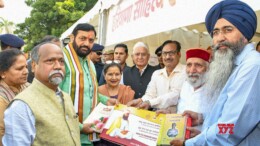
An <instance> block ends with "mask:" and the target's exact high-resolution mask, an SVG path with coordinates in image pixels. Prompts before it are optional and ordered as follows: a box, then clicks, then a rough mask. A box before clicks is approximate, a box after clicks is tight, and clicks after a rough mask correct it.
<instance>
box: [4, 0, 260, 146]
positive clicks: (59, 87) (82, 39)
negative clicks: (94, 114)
mask: <svg viewBox="0 0 260 146" xmlns="http://www.w3.org/2000/svg"><path fill="white" fill-rule="evenodd" d="M205 23H206V28H207V30H208V32H209V33H210V35H211V37H212V39H213V46H212V50H213V52H212V54H211V53H210V52H208V51H207V50H206V49H203V48H190V49H188V50H187V51H186V65H183V64H181V63H180V58H181V44H180V43H179V42H178V41H175V40H166V41H165V42H163V43H162V45H161V46H160V47H158V48H157V49H156V51H155V53H156V55H157V56H158V59H159V65H158V66H155V67H154V66H151V65H149V64H148V60H149V58H150V52H149V48H148V45H147V44H145V43H144V42H137V43H136V44H135V45H134V47H133V51H132V52H131V57H132V59H133V62H134V66H132V67H129V66H127V64H126V59H127V57H128V55H129V54H128V47H127V45H125V44H122V43H120V44H117V45H115V47H114V50H112V51H113V59H108V60H106V61H105V62H104V64H103V63H102V62H101V55H102V54H104V52H103V49H104V46H102V45H99V44H95V43H94V42H95V39H96V31H95V28H94V27H93V26H92V25H90V24H88V23H81V24H78V25H77V26H76V27H75V28H74V30H73V32H72V37H71V42H70V43H69V44H68V45H66V46H65V47H64V48H62V47H61V45H60V44H57V43H55V40H56V39H53V38H50V37H49V38H48V39H43V41H40V42H39V43H38V44H36V45H35V47H34V48H33V49H32V52H31V60H30V61H27V60H26V58H25V56H24V55H23V53H22V52H21V51H20V48H21V46H22V45H24V42H23V41H21V40H20V39H19V38H17V37H16V36H13V35H7V36H6V35H2V36H0V40H1V45H2V44H4V46H3V48H4V49H3V51H2V52H0V137H1V142H0V145H6V146H16V145H19V146H28V145H69V146H70V145H77V146H78V145H82V146H87V145H111V143H109V142H104V141H100V142H92V141H90V139H89V134H91V133H93V132H94V131H93V129H92V128H91V125H92V123H83V121H84V120H85V119H86V118H87V117H88V116H89V114H90V113H91V111H92V110H93V109H94V108H95V107H96V105H97V104H98V103H99V102H101V103H103V104H105V105H116V104H118V103H121V104H126V105H128V106H134V107H138V108H142V109H146V110H153V111H156V112H157V114H164V113H180V114H183V116H189V117H191V118H192V127H187V129H188V130H190V131H191V138H190V139H187V140H172V141H171V143H170V144H169V145H174V146H183V145H186V146H193V145H194V146H197V145H199V146H203V145H205V146H206V145H214V146H215V145H225V146H226V145H241V146H242V145H243V146H245V145H248V146H251V145H252V146H253V145H257V144H258V143H260V139H259V138H258V137H259V136H260V107H259V106H258V104H257V103H260V98H259V97H260V92H259V89H258V88H259V86H260V82H259V81H260V62H259V61H258V60H259V59H260V53H259V52H257V51H256V49H255V47H254V45H253V44H252V43H250V40H251V39H252V37H253V35H254V33H255V31H256V26H257V17H256V14H255V12H254V11H253V10H252V8H251V7H249V6H248V5H247V4H245V3H244V2H241V1H236V0H229V1H221V2H219V3H217V4H215V5H214V6H213V7H212V8H211V9H210V10H209V12H208V14H207V16H206V19H205ZM10 40H11V41H10ZM56 42H57V41H56ZM111 54H112V53H108V54H105V55H110V56H111ZM111 58H112V57H111ZM27 64H28V66H29V65H30V71H31V72H32V73H33V80H32V82H31V84H29V83H28V82H27V76H28V74H29V71H28V69H27ZM219 124H233V125H234V128H233V131H232V133H225V134H223V133H221V132H220V131H219V127H218V125H219ZM173 125H174V124H173ZM173 127H174V126H173ZM175 133H176V132H174V134H175ZM169 135H173V134H172V132H171V133H170V134H169ZM171 137H172V136H171Z"/></svg>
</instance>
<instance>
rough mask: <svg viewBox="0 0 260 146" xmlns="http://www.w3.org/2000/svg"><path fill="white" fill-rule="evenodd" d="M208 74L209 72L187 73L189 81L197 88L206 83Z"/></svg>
mask: <svg viewBox="0 0 260 146" xmlns="http://www.w3.org/2000/svg"><path fill="white" fill-rule="evenodd" d="M206 74H207V72H205V73H203V74H199V73H191V74H187V81H188V82H189V84H190V85H191V86H192V87H193V88H197V87H199V86H201V85H203V84H204V83H205V81H206V77H207V75H206Z"/></svg>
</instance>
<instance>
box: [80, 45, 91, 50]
mask: <svg viewBox="0 0 260 146" xmlns="http://www.w3.org/2000/svg"><path fill="white" fill-rule="evenodd" d="M81 48H87V49H88V50H90V48H89V47H88V46H85V45H84V46H80V47H79V49H81Z"/></svg>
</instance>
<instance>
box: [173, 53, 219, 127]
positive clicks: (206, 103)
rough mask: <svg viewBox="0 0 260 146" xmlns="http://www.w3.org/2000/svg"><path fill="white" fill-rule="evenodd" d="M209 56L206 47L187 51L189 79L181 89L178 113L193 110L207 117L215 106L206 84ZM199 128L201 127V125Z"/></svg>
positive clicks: (187, 73)
mask: <svg viewBox="0 0 260 146" xmlns="http://www.w3.org/2000/svg"><path fill="white" fill-rule="evenodd" d="M209 58H210V54H209V52H207V51H206V50H204V49H200V48H193V49H189V50H187V51H186V75H187V80H186V81H185V83H184V84H183V86H182V89H181V93H180V99H179V103H178V107H177V113H180V114H181V113H183V112H184V111H186V110H191V111H195V112H198V113H202V114H203V117H205V116H206V115H207V113H208V112H209V111H210V109H211V107H212V106H213V104H214V100H213V99H212V98H210V97H208V93H207V87H206V85H205V82H206V75H207V72H208V70H209ZM197 128H198V129H201V126H198V127H197Z"/></svg>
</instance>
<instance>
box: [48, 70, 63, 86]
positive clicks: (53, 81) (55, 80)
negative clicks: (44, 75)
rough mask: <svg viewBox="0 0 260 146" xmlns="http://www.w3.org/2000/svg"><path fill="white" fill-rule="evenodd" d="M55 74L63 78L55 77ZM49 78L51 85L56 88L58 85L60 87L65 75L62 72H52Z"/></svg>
mask: <svg viewBox="0 0 260 146" xmlns="http://www.w3.org/2000/svg"><path fill="white" fill-rule="evenodd" d="M55 74H60V75H61V76H60V77H53V75H55ZM48 78H49V83H51V84H52V85H55V86H56V85H59V84H60V83H61V82H62V80H63V78H64V74H63V72H62V71H61V70H54V71H52V72H50V74H49V77H48Z"/></svg>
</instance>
